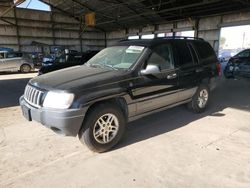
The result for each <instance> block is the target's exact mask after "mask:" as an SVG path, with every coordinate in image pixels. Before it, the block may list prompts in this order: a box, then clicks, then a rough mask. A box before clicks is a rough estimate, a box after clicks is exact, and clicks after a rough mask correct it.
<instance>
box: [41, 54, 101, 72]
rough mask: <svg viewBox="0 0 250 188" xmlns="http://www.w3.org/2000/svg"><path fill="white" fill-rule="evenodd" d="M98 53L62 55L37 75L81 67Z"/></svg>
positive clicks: (43, 67)
mask: <svg viewBox="0 0 250 188" xmlns="http://www.w3.org/2000/svg"><path fill="white" fill-rule="evenodd" d="M98 52H99V51H87V52H84V53H80V52H75V53H70V54H67V55H62V56H61V57H59V58H57V59H56V60H55V63H52V64H50V65H47V66H42V67H41V68H40V70H39V71H38V75H42V74H45V73H48V72H52V71H56V70H59V69H64V68H68V67H72V66H76V65H82V64H84V63H85V62H87V61H88V60H89V59H90V58H92V57H93V56H94V55H96V54H97V53H98Z"/></svg>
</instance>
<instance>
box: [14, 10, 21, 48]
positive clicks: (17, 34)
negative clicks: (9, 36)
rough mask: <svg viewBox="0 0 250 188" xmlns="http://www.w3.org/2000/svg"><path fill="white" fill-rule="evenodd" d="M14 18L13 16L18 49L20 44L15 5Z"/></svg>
mask: <svg viewBox="0 0 250 188" xmlns="http://www.w3.org/2000/svg"><path fill="white" fill-rule="evenodd" d="M14 18H15V25H16V37H17V45H18V51H20V50H21V46H20V35H19V26H18V21H17V18H16V7H14Z"/></svg>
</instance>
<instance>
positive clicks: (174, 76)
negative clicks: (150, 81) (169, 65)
mask: <svg viewBox="0 0 250 188" xmlns="http://www.w3.org/2000/svg"><path fill="white" fill-rule="evenodd" d="M176 77H177V74H176V73H173V74H170V75H168V76H167V79H169V80H171V79H175V78H176Z"/></svg>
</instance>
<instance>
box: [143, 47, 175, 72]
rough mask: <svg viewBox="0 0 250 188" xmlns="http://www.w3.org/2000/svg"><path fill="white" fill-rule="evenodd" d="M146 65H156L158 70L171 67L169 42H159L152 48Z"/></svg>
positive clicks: (171, 59) (171, 58)
mask: <svg viewBox="0 0 250 188" xmlns="http://www.w3.org/2000/svg"><path fill="white" fill-rule="evenodd" d="M147 64H148V65H158V66H159V68H160V70H166V69H170V68H172V67H173V57H172V50H171V46H170V44H161V45H159V46H156V47H155V48H154V49H153V53H152V54H151V56H150V57H149V60H148V62H147Z"/></svg>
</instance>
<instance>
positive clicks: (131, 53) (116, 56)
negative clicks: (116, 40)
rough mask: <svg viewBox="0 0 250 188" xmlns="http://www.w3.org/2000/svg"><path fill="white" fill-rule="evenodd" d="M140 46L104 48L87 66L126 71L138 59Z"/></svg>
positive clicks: (140, 52) (141, 48) (140, 50)
mask: <svg viewBox="0 0 250 188" xmlns="http://www.w3.org/2000/svg"><path fill="white" fill-rule="evenodd" d="M143 50H144V47H142V46H113V47H109V48H105V49H104V50H102V51H100V52H99V53H98V54H97V55H95V56H94V57H93V58H91V59H90V60H89V61H88V62H87V64H86V65H87V66H92V67H101V68H109V69H114V70H119V69H123V70H127V69H129V68H130V67H131V66H132V65H133V64H134V63H135V62H136V60H137V59H138V58H139V57H140V55H141V54H142V52H143Z"/></svg>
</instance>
